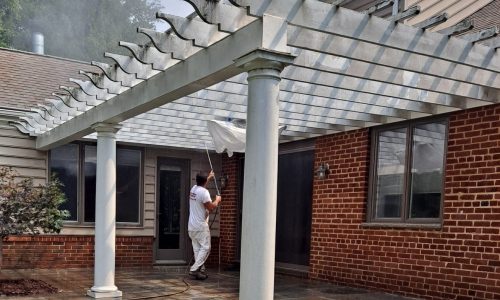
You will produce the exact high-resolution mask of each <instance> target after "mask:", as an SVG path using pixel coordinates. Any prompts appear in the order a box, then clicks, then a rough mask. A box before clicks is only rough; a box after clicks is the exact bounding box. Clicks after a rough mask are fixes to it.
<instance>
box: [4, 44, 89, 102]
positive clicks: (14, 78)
mask: <svg viewBox="0 0 500 300" xmlns="http://www.w3.org/2000/svg"><path fill="white" fill-rule="evenodd" d="M79 70H88V71H90V70H94V71H96V69H95V68H94V67H92V66H90V64H88V63H85V62H80V61H75V60H69V59H65V58H60V57H54V56H48V55H39V54H35V53H31V52H24V51H18V50H11V49H6V48H0V107H2V108H9V109H20V110H26V109H29V108H31V107H33V106H36V104H37V103H42V102H44V99H46V98H53V96H51V94H52V93H53V92H56V91H57V90H58V89H59V85H72V83H71V82H69V81H68V79H69V78H70V77H76V78H79V77H80V76H79V75H78V71H79Z"/></svg>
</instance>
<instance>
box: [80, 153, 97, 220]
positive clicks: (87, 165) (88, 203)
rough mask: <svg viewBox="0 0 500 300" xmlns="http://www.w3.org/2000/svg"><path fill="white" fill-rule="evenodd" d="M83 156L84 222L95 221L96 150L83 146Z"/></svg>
mask: <svg viewBox="0 0 500 300" xmlns="http://www.w3.org/2000/svg"><path fill="white" fill-rule="evenodd" d="M84 149H85V151H84V152H85V155H84V157H85V158H84V161H83V174H84V178H85V183H84V195H85V212H84V216H85V218H84V220H85V222H94V221H95V189H96V186H95V183H96V170H97V169H96V165H97V148H96V146H89V145H85V147H84Z"/></svg>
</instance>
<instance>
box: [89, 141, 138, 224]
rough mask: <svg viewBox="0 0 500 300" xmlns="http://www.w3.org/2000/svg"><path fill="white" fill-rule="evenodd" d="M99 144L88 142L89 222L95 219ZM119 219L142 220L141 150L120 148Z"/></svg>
mask: <svg viewBox="0 0 500 300" xmlns="http://www.w3.org/2000/svg"><path fill="white" fill-rule="evenodd" d="M96 151H97V148H96V146H88V145H87V146H85V161H84V173H85V222H94V221H95V194H96V165H97V152H96ZM116 165H117V166H116V221H117V222H129V223H138V222H139V199H140V198H139V197H140V193H139V191H140V176H141V171H140V168H141V151H139V150H130V149H121V148H118V149H116Z"/></svg>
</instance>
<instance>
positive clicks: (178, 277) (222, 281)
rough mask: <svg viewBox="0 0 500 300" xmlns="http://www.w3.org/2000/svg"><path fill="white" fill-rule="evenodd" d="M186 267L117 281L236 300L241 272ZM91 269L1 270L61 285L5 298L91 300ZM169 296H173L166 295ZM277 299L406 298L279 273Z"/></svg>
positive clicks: (158, 291) (182, 295) (139, 295)
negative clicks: (198, 276) (194, 272)
mask: <svg viewBox="0 0 500 300" xmlns="http://www.w3.org/2000/svg"><path fill="white" fill-rule="evenodd" d="M184 271H185V270H184V267H178V268H176V267H171V268H164V269H119V270H117V272H116V284H117V286H118V287H119V289H120V290H121V291H123V295H124V296H123V299H129V300H132V299H137V300H138V299H198V300H202V299H237V298H238V284H239V279H238V273H237V272H222V273H220V274H217V273H216V271H212V272H210V273H209V278H208V279H207V280H205V281H196V280H192V279H191V278H189V276H186V275H184ZM92 272H93V270H92V269H68V270H0V278H32V279H39V280H43V281H45V282H47V283H50V284H51V285H53V286H55V287H57V288H59V290H60V293H59V294H57V295H50V296H37V297H9V298H5V299H16V300H17V299H37V300H39V299H90V298H87V297H86V296H85V292H86V290H87V289H88V288H89V287H90V286H91V285H92V277H93V274H92ZM165 295H170V296H165ZM274 297H275V299H339V300H354V299H356V300H385V299H387V300H404V299H410V298H404V297H399V296H394V295H389V294H385V293H379V292H371V291H368V290H364V289H358V288H350V287H343V286H336V285H332V284H328V283H323V282H316V281H311V280H307V279H299V278H295V277H289V276H281V275H277V276H276V282H275V293H274ZM2 299H3V298H2Z"/></svg>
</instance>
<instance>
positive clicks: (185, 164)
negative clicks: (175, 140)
mask: <svg viewBox="0 0 500 300" xmlns="http://www.w3.org/2000/svg"><path fill="white" fill-rule="evenodd" d="M162 164H163V165H170V166H176V167H179V168H180V169H181V172H182V175H181V189H182V190H183V191H181V192H182V193H183V195H181V225H180V226H181V227H180V228H181V229H180V241H179V247H180V250H179V251H181V258H180V259H179V258H172V259H169V258H166V259H165V258H159V255H160V253H159V249H158V245H159V231H160V226H159V225H160V224H159V221H160V219H159V216H160V215H159V213H160V165H162ZM190 174H191V160H190V159H185V158H174V157H167V156H158V157H157V158H156V179H155V182H156V187H155V192H156V193H155V194H156V195H155V202H156V204H155V241H154V245H153V249H154V251H153V255H154V256H153V258H154V261H155V262H156V263H167V264H169V263H170V264H187V263H188V261H187V260H188V258H189V254H190V253H191V252H192V249H191V247H190V242H189V236H188V232H187V224H188V217H189V207H188V206H187V204H188V202H187V199H188V196H189V189H190V183H191V180H190V179H191V176H190ZM182 185H184V187H182Z"/></svg>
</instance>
